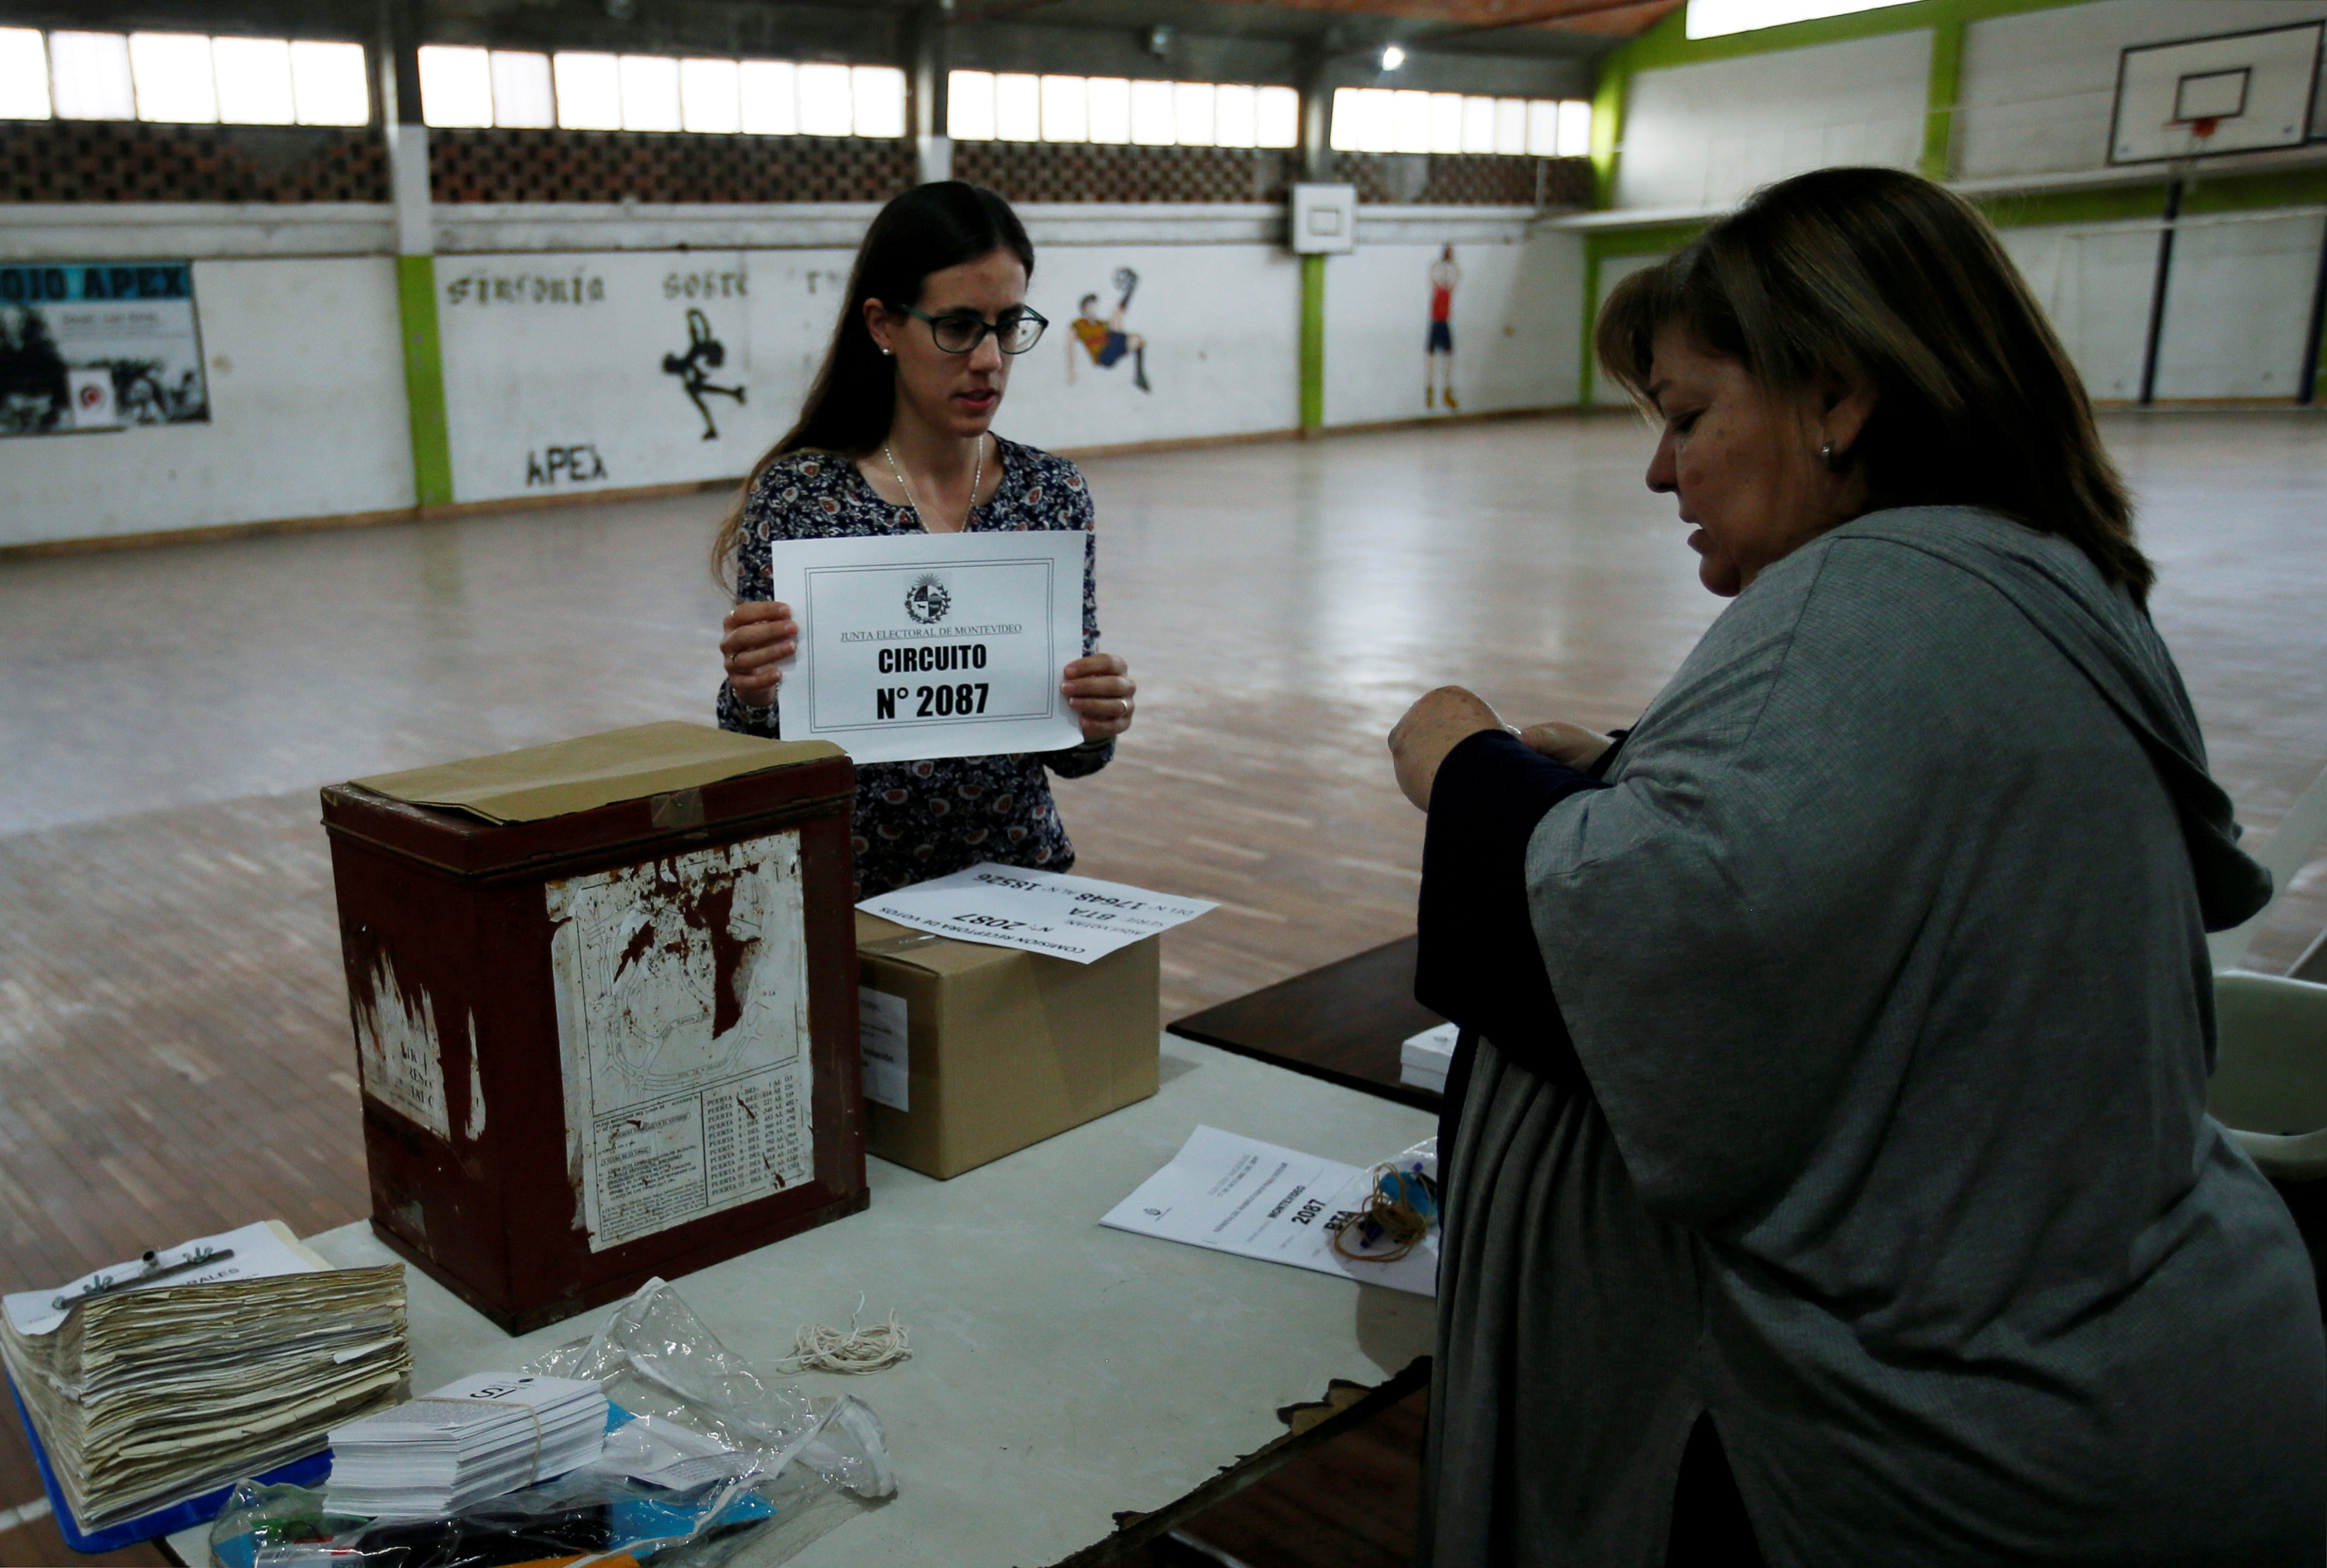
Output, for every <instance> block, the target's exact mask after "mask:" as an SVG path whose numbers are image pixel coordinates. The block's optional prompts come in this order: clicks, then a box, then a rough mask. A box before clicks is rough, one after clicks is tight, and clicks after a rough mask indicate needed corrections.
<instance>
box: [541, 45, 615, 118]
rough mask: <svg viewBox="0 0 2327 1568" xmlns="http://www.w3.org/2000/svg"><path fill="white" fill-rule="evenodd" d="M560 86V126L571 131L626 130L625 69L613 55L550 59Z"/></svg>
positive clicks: (558, 105) (558, 94) (559, 55)
mask: <svg viewBox="0 0 2327 1568" xmlns="http://www.w3.org/2000/svg"><path fill="white" fill-rule="evenodd" d="M549 70H550V75H551V76H553V77H554V78H556V82H557V123H558V124H559V125H561V126H565V128H566V129H567V130H569V131H619V130H621V128H622V68H621V63H620V62H619V61H616V60H615V58H614V57H613V56H612V55H611V54H589V53H568V54H556V55H553V56H551V57H550V61H549Z"/></svg>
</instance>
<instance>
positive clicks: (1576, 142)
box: [1558, 98, 1592, 158]
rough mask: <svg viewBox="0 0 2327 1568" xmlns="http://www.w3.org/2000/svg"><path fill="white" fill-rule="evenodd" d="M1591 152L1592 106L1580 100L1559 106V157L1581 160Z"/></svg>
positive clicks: (1562, 103) (1569, 99)
mask: <svg viewBox="0 0 2327 1568" xmlns="http://www.w3.org/2000/svg"><path fill="white" fill-rule="evenodd" d="M1591 151H1592V106H1591V105H1590V104H1588V103H1585V102H1584V100H1583V99H1582V98H1563V99H1562V100H1560V105H1559V154H1558V155H1559V156H1561V157H1563V158H1581V157H1584V156H1585V155H1586V154H1589V153H1590V152H1591Z"/></svg>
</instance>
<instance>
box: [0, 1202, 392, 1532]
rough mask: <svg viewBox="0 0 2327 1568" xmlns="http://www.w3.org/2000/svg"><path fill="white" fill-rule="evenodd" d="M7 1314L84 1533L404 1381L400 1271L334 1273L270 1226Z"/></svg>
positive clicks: (313, 1443)
mask: <svg viewBox="0 0 2327 1568" xmlns="http://www.w3.org/2000/svg"><path fill="white" fill-rule="evenodd" d="M0 1356H5V1359H6V1362H7V1367H8V1374H9V1377H11V1378H12V1379H13V1380H14V1384H15V1387H16V1392H17V1395H18V1396H19V1398H20V1399H21V1400H22V1402H23V1408H24V1412H25V1414H26V1416H27V1418H28V1419H29V1420H30V1422H31V1423H32V1426H33V1434H34V1436H35V1437H36V1438H37V1439H38V1441H39V1443H40V1446H41V1448H42V1450H43V1451H45V1453H46V1455H47V1458H48V1461H49V1469H50V1470H51V1474H52V1475H53V1478H54V1479H55V1482H56V1485H57V1489H58V1490H59V1491H60V1492H61V1494H62V1497H61V1500H62V1502H63V1503H64V1505H65V1507H66V1509H67V1511H68V1512H69V1513H70V1517H71V1522H72V1523H73V1524H75V1525H76V1526H78V1527H79V1529H80V1530H81V1531H83V1532H85V1533H95V1532H97V1531H98V1530H102V1529H104V1528H105V1527H106V1526H109V1525H116V1524H120V1523H122V1522H124V1521H126V1520H130V1519H136V1518H139V1517H144V1516H145V1515H148V1514H151V1513H154V1512H155V1511H156V1510H158V1509H161V1508H164V1507H169V1506H170V1505H172V1504H173V1503H177V1502H181V1501H183V1500H184V1499H186V1498H193V1497H199V1496H201V1494H202V1493H204V1492H206V1491H210V1490H214V1489H217V1488H218V1487H220V1486H222V1485H224V1484H226V1483H227V1482H229V1481H231V1480H233V1479H236V1478H237V1477H239V1476H248V1475H251V1474H254V1473H257V1472H258V1471H261V1470H269V1469H272V1468H273V1467H275V1466H276V1465H279V1464H282V1463H284V1462H285V1461H288V1460H293V1459H296V1458H299V1457H300V1456H302V1455H305V1454H311V1453H313V1452H315V1451H318V1450H320V1449H321V1448H322V1446H323V1434H324V1433H325V1432H326V1431H328V1430H329V1429H330V1428H331V1427H332V1425H334V1424H335V1423H340V1422H342V1421H346V1420H349V1419H350V1418H352V1417H355V1416H359V1415H362V1414H366V1413H367V1412H369V1411H372V1410H376V1409H378V1408H380V1407H382V1406H383V1405H393V1404H395V1403H396V1402H397V1400H399V1399H401V1398H403V1397H404V1396H405V1395H406V1393H407V1391H408V1386H409V1385H408V1384H407V1378H408V1377H409V1376H410V1374H411V1367H412V1360H411V1355H410V1352H409V1350H408V1349H407V1346H406V1343H405V1317H404V1270H403V1267H402V1265H396V1264H390V1265H387V1266H385V1267H380V1268H353V1269H335V1268H333V1267H332V1266H331V1265H330V1264H328V1263H326V1262H325V1261H324V1260H323V1259H322V1257H320V1256H318V1255H316V1254H314V1253H313V1252H310V1251H309V1250H308V1249H307V1248H305V1247H304V1246H300V1245H299V1243H298V1242H297V1241H296V1240H295V1239H294V1237H292V1235H291V1232H290V1231H289V1229H288V1228H286V1227H285V1226H284V1225H283V1224H282V1223H281V1222H280V1221H279V1220H268V1221H266V1222H265V1223H263V1224H259V1225H249V1226H245V1227H243V1228H241V1229H240V1230H235V1231H229V1232H228V1233H226V1234H225V1235H223V1236H209V1237H201V1238H200V1239H199V1240H196V1241H191V1242H188V1243H186V1244H185V1245H183V1246H174V1247H169V1248H166V1249H164V1250H163V1251H162V1252H160V1253H148V1254H146V1255H145V1258H144V1259H142V1260H140V1261H138V1262H136V1263H126V1264H119V1265H115V1266H114V1267H112V1268H108V1269H100V1270H98V1272H97V1273H96V1274H89V1275H85V1276H84V1277H82V1278H80V1279H79V1280H76V1281H74V1282H73V1283H71V1284H69V1285H66V1286H65V1287H63V1288H62V1289H61V1290H50V1291H28V1292H25V1293H22V1294H19V1295H12V1296H10V1297H8V1298H7V1299H6V1302H5V1313H4V1314H0Z"/></svg>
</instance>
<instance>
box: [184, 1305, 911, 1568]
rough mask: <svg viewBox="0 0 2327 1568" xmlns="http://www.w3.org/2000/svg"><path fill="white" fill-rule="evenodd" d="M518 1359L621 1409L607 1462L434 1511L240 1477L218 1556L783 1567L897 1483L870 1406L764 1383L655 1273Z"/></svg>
mask: <svg viewBox="0 0 2327 1568" xmlns="http://www.w3.org/2000/svg"><path fill="white" fill-rule="evenodd" d="M519 1370H521V1371H526V1372H532V1373H538V1374H546V1375H548V1376H552V1377H586V1378H590V1379H592V1380H593V1381H595V1382H598V1383H599V1384H600V1385H601V1386H603V1387H604V1388H605V1390H606V1394H607V1397H608V1399H609V1400H610V1401H611V1402H612V1405H614V1406H615V1417H614V1420H613V1422H612V1424H611V1425H610V1430H609V1431H608V1433H607V1438H606V1443H605V1446H604V1448H603V1451H601V1452H600V1454H599V1456H598V1458H597V1459H595V1460H594V1461H592V1462H591V1463H589V1464H587V1465H585V1466H584V1467H582V1468H581V1469H579V1470H572V1471H569V1472H567V1473H566V1474H565V1475H564V1476H560V1477H557V1478H556V1479H551V1480H547V1481H544V1482H541V1483H539V1484H537V1485H535V1486H531V1487H528V1488H525V1489H522V1490H520V1491H516V1492H512V1493H509V1494H508V1495H507V1496H504V1497H500V1498H487V1499H484V1500H481V1501H480V1502H477V1503H475V1504H472V1505H471V1506H470V1507H465V1508H463V1509H460V1510H458V1511H456V1512H454V1513H453V1514H451V1515H447V1516H444V1517H437V1518H432V1519H416V1520H415V1519H400V1520H386V1519H382V1520H370V1519H356V1518H348V1517H341V1516H333V1515H331V1514H328V1513H326V1512H324V1509H323V1493H322V1491H320V1490H313V1489H307V1488H304V1487H282V1486H276V1487H261V1486H257V1485H255V1484H253V1483H249V1482H245V1483H244V1484H243V1485H241V1486H239V1487H238V1488H236V1489H235V1491H234V1494H233V1496H232V1497H231V1498H229V1500H228V1503H227V1507H226V1509H225V1511H224V1512H222V1513H221V1514H220V1516H219V1518H218V1521H217V1523H216V1524H214V1525H213V1526H211V1529H210V1549H211V1552H212V1554H213V1555H214V1556H215V1557H216V1559H217V1561H218V1562H219V1563H220V1565H221V1568H323V1565H324V1564H330V1565H331V1568H501V1565H503V1564H509V1563H571V1564H574V1565H575V1568H581V1565H583V1564H597V1565H599V1568H634V1565H638V1564H646V1563H651V1564H653V1568H715V1564H717V1563H723V1562H724V1561H725V1560H726V1559H727V1558H729V1557H730V1556H732V1555H734V1554H736V1553H737V1552H738V1551H740V1550H741V1549H742V1548H743V1547H744V1546H745V1545H749V1546H750V1547H751V1548H752V1560H753V1562H754V1563H780V1562H782V1561H783V1560H784V1559H786V1558H788V1557H790V1556H791V1555H792V1554H794V1553H797V1552H799V1550H801V1549H802V1548H803V1547H805V1546H807V1545H808V1544H809V1543H810V1542H812V1541H814V1540H816V1539H818V1537H820V1536H821V1535H824V1534H826V1533H827V1531H829V1530H830V1529H832V1528H833V1527H834V1526H836V1525H839V1524H842V1523H844V1522H846V1520H847V1519H848V1518H850V1517H853V1516H854V1515H855V1514H856V1513H858V1512H860V1511H862V1510H863V1509H864V1508H865V1507H870V1506H872V1503H873V1501H874V1499H877V1498H884V1497H887V1496H889V1495H891V1494H892V1493H893V1492H894V1491H895V1490H896V1486H897V1483H896V1475H895V1472H894V1471H893V1470H892V1469H891V1467H890V1464H889V1453H888V1444H887V1441H886V1438H885V1437H884V1435H883V1433H882V1430H881V1423H880V1421H879V1420H878V1418H876V1417H875V1416H874V1414H873V1412H872V1411H871V1410H870V1409H868V1408H867V1407H866V1406H865V1405H864V1403H863V1402H862V1401H860V1400H857V1399H855V1398H853V1397H848V1396H843V1397H841V1398H837V1399H829V1398H827V1399H813V1398H810V1397H809V1396H808V1395H805V1394H803V1393H801V1392H800V1391H799V1389H798V1388H796V1387H793V1386H790V1385H771V1384H770V1383H769V1382H768V1381H766V1380H765V1379H763V1378H762V1377H760V1376H759V1374H758V1373H757V1372H755V1371H754V1370H753V1369H752V1365H751V1363H749V1362H748V1361H745V1360H743V1358H741V1357H739V1356H736V1355H735V1354H734V1352H732V1351H730V1350H729V1349H727V1347H726V1346H725V1345H724V1344H723V1343H721V1342H720V1339H719V1337H718V1336H717V1335H715V1334H714V1333H713V1332H711V1330H709V1329H707V1328H706V1327H705V1326H704V1324H703V1322H702V1321H701V1320H700V1319H698V1318H696V1315H695V1313H694V1312H693V1311H691V1310H690V1309H689V1308H688V1307H687V1303H686V1302H683V1301H681V1300H680V1299H679V1297H678V1293H677V1292H676V1291H674V1290H672V1289H671V1287H670V1286H669V1285H668V1284H667V1283H664V1282H663V1281H661V1280H653V1281H650V1282H649V1283H648V1284H647V1285H646V1286H645V1287H644V1288H643V1289H641V1290H640V1292H639V1293H637V1294H636V1295H634V1296H632V1297H631V1299H630V1300H629V1301H627V1302H623V1303H622V1304H621V1306H620V1307H618V1308H616V1309H615V1310H614V1312H613V1314H612V1316H611V1317H610V1318H609V1319H608V1320H607V1321H606V1324H605V1326H604V1327H603V1328H602V1329H600V1330H598V1332H597V1333H595V1334H593V1335H592V1336H591V1337H590V1338H589V1339H576V1340H574V1341H573V1342H572V1343H570V1344H566V1345H563V1346H560V1347H559V1348H558V1349H555V1350H552V1351H550V1352H549V1353H548V1354H547V1355H545V1356H542V1357H539V1358H536V1359H535V1360H533V1361H531V1362H529V1363H528V1364H527V1365H526V1366H525V1367H521V1368H519Z"/></svg>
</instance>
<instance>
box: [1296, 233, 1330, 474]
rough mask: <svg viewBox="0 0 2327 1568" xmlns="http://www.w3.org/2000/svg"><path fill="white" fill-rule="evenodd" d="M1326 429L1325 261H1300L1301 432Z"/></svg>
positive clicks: (1316, 258)
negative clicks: (1302, 430)
mask: <svg viewBox="0 0 2327 1568" xmlns="http://www.w3.org/2000/svg"><path fill="white" fill-rule="evenodd" d="M1324 425H1325V258H1324V257H1323V256H1322V255H1321V254H1318V253H1315V252H1312V253H1311V254H1309V255H1307V256H1304V257H1302V258H1301V428H1302V429H1304V430H1322V429H1323V428H1324Z"/></svg>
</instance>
